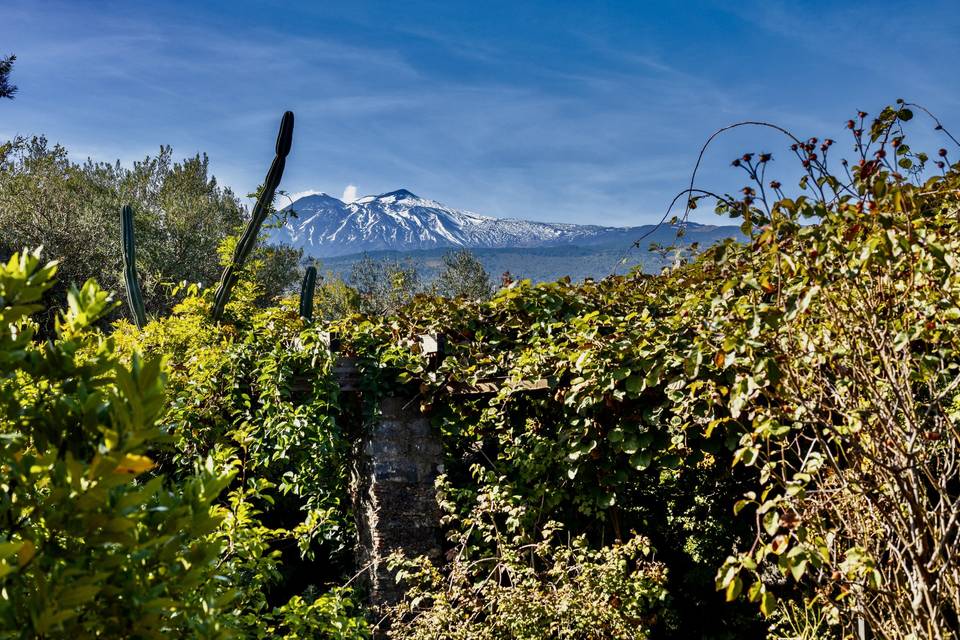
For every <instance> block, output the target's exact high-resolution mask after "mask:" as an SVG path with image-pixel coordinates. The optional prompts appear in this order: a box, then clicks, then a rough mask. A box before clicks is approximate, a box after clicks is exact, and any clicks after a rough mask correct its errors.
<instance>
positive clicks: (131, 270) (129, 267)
mask: <svg viewBox="0 0 960 640" xmlns="http://www.w3.org/2000/svg"><path fill="white" fill-rule="evenodd" d="M120 230H121V232H122V237H123V240H122V242H121V248H122V251H123V279H124V282H125V283H126V285H127V304H129V305H130V313H132V314H133V322H134V324H136V325H137V328H138V329H143V327H144V325H145V324H147V312H146V310H145V309H144V306H143V295H142V294H141V293H140V281H139V280H138V279H137V245H136V244H135V243H134V239H133V208H132V207H131V206H130V205H128V204H125V205H123V210H122V211H121V212H120Z"/></svg>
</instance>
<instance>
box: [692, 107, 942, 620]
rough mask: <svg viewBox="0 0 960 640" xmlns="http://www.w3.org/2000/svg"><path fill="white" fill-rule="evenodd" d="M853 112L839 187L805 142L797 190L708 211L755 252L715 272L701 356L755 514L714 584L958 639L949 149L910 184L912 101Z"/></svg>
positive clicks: (747, 505)
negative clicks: (795, 591) (738, 222)
mask: <svg viewBox="0 0 960 640" xmlns="http://www.w3.org/2000/svg"><path fill="white" fill-rule="evenodd" d="M866 116H867V114H865V113H861V114H860V116H859V119H858V120H851V121H850V123H849V127H850V129H851V131H852V134H853V137H854V143H855V149H856V152H857V154H858V156H859V162H858V163H857V164H856V165H855V166H854V167H853V168H852V169H851V172H850V174H849V179H847V180H840V179H838V178H836V177H834V176H833V175H832V174H830V173H829V171H828V167H827V165H826V162H827V154H828V152H829V148H830V146H831V145H832V142H831V141H825V142H823V143H821V144H820V147H819V151H820V153H821V155H820V156H819V157H818V156H817V153H816V151H817V146H816V145H817V142H818V141H817V140H810V141H807V142H805V143H798V144H797V145H795V146H797V147H799V151H800V152H801V153H802V154H803V155H802V157H803V158H804V162H805V165H804V166H805V168H806V169H807V170H808V172H809V173H808V176H807V177H806V178H805V179H804V181H803V183H804V184H805V185H806V186H807V187H808V191H810V192H812V193H810V194H809V195H803V196H800V197H799V198H796V199H790V198H786V197H782V195H781V194H779V193H777V194H776V195H777V199H776V202H771V203H770V204H769V205H768V203H767V202H766V199H765V198H764V197H763V196H762V195H760V196H758V198H757V199H756V200H753V199H752V198H751V197H750V193H749V192H746V193H747V198H746V199H744V200H741V201H740V202H738V203H731V202H729V200H728V202H727V203H723V204H721V208H723V209H725V210H727V211H734V212H736V213H737V214H738V215H742V216H743V217H744V231H745V233H749V234H750V237H751V243H750V244H747V245H743V246H731V247H726V248H725V250H724V251H718V252H715V253H714V254H713V256H712V259H713V260H714V261H715V264H716V265H717V269H719V271H720V277H721V278H722V280H723V281H724V282H725V284H724V288H723V289H722V290H721V291H720V292H719V295H716V296H715V297H714V298H713V299H712V300H711V314H710V317H711V318H712V320H713V323H712V324H711V325H707V326H705V327H704V332H703V334H702V341H703V342H702V345H703V347H702V348H703V351H704V353H705V355H708V354H710V353H712V354H713V357H712V360H713V366H714V367H716V368H718V369H721V370H722V371H724V372H725V382H724V383H723V384H722V385H721V384H711V385H709V386H705V387H701V389H700V390H699V392H700V394H701V396H703V395H704V393H705V394H706V397H708V398H711V399H712V403H713V404H715V405H722V408H720V407H716V408H712V409H710V410H709V411H708V413H712V414H713V415H714V416H716V418H715V419H719V420H724V421H729V422H732V423H735V424H738V425H739V427H740V429H742V431H743V435H742V436H741V437H740V441H739V446H738V449H737V451H736V453H735V457H734V460H735V462H736V463H737V464H739V465H744V466H748V467H751V468H755V469H757V470H758V472H759V476H758V479H757V481H756V484H755V488H754V489H753V490H751V491H749V492H747V493H746V494H745V496H744V499H743V500H742V501H740V502H738V504H737V507H736V510H737V511H746V512H747V513H750V514H751V516H754V517H755V518H756V522H757V531H756V538H755V541H754V542H752V544H751V545H750V546H749V547H745V548H742V551H741V552H740V553H738V554H737V555H735V556H732V557H731V558H730V559H729V560H728V561H727V563H726V564H725V565H724V567H723V568H722V570H721V571H720V573H719V575H718V586H719V587H721V588H724V589H726V590H727V593H728V597H730V598H733V597H736V596H737V595H738V594H739V593H740V592H741V590H745V591H746V593H747V595H748V597H749V598H750V599H751V600H754V601H758V602H759V603H760V606H761V608H762V610H763V611H764V612H765V613H771V612H772V611H773V609H774V606H775V601H776V598H775V595H774V591H781V592H782V591H783V589H782V588H778V586H777V584H776V581H774V580H771V578H770V573H769V572H768V571H766V570H765V568H766V567H776V568H777V569H778V571H779V573H780V574H781V575H782V576H784V577H790V578H791V579H792V580H794V581H796V583H797V584H798V585H799V587H800V588H801V589H802V590H804V591H807V592H809V593H811V595H813V594H819V595H821V596H822V597H823V598H827V599H829V601H830V602H831V603H832V606H835V607H837V608H838V609H839V613H840V620H841V622H842V623H843V624H844V626H845V627H846V628H847V630H848V631H850V630H851V627H852V624H853V621H854V620H856V619H857V618H858V617H861V616H862V617H863V618H865V619H866V621H867V624H868V626H869V628H870V629H871V631H872V632H873V633H874V634H875V635H876V636H877V637H882V638H916V637H925V638H947V637H954V636H955V633H956V631H957V629H956V619H957V615H958V613H960V564H958V559H957V556H956V554H955V553H953V547H954V545H955V543H956V540H957V536H958V534H960V523H958V522H957V519H956V514H957V512H958V510H960V503H958V497H957V492H956V483H957V480H958V476H957V468H956V460H957V456H958V447H960V433H958V431H957V407H958V403H957V399H956V389H957V384H958V381H960V378H958V373H960V362H958V360H957V353H958V339H960V328H958V323H957V320H958V318H960V297H958V295H960V288H958V283H960V281H958V279H957V271H956V266H957V256H958V255H960V244H958V240H957V237H958V212H960V200H958V196H957V193H958V186H960V167H958V166H956V165H955V166H954V167H952V168H950V169H949V171H948V170H947V168H946V163H945V161H944V160H943V159H945V158H946V156H947V151H946V150H945V149H944V150H941V152H940V156H941V158H943V159H941V160H938V161H937V166H938V168H939V169H941V170H942V172H941V173H940V175H934V176H932V177H929V178H925V176H924V172H923V168H924V165H925V164H926V163H927V162H928V158H927V156H926V155H924V154H920V153H916V154H915V153H914V152H912V151H911V149H910V147H909V145H907V143H906V142H905V137H904V134H903V126H902V125H903V123H904V122H906V121H907V120H909V119H911V118H912V116H913V113H912V110H911V109H910V108H909V106H908V105H904V104H902V103H901V104H898V105H897V106H896V107H893V108H887V109H885V110H884V111H882V112H881V113H880V114H879V116H878V117H877V118H876V119H874V120H873V122H872V123H868V122H867V121H866ZM744 163H745V164H747V168H748V173H749V174H751V177H755V176H756V174H757V169H756V165H754V164H753V163H752V161H751V159H750V158H748V157H747V156H744ZM774 192H775V193H776V192H777V189H776V188H774ZM811 218H814V219H819V222H818V223H817V224H813V225H804V224H802V222H803V221H804V220H808V219H811ZM690 408H691V409H693V406H692V405H690ZM700 415H703V411H702V410H700ZM688 416H689V418H688V419H689V420H690V422H691V424H692V425H693V424H697V425H700V426H707V425H706V424H705V422H704V419H703V418H701V417H700V416H699V415H695V414H694V413H693V411H690V412H689V413H688Z"/></svg>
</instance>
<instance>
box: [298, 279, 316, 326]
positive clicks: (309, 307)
mask: <svg viewBox="0 0 960 640" xmlns="http://www.w3.org/2000/svg"><path fill="white" fill-rule="evenodd" d="M316 288H317V268H316V267H314V266H313V265H311V266H309V267H307V272H306V273H304V274H303V283H302V284H301V285H300V317H301V318H303V319H304V320H306V321H307V322H311V321H312V320H313V293H314V291H315V290H316Z"/></svg>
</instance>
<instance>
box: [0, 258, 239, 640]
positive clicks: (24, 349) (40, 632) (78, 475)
mask: <svg viewBox="0 0 960 640" xmlns="http://www.w3.org/2000/svg"><path fill="white" fill-rule="evenodd" d="M55 271H56V266H55V265H54V264H52V263H51V264H46V265H45V264H43V262H41V259H40V256H39V253H29V252H25V253H22V254H18V255H15V256H13V257H12V258H11V259H10V261H9V262H8V263H7V264H5V265H3V266H2V267H0V405H2V406H3V408H4V410H3V413H2V414H0V430H2V433H3V438H2V445H0V483H2V486H3V493H2V495H3V497H2V499H0V522H2V523H3V524H2V529H0V536H2V542H0V555H2V559H0V637H8V638H33V637H76V638H85V637H104V636H106V637H133V636H135V637H142V638H166V637H173V636H180V637H187V636H189V637H219V636H221V635H223V634H224V627H223V625H222V624H221V622H220V620H218V615H217V612H218V611H219V610H221V609H222V607H223V606H224V605H225V604H226V602H228V601H229V599H230V594H229V592H228V591H226V590H223V589H220V588H218V586H217V576H218V571H217V566H216V563H217V558H218V555H219V551H220V548H219V546H218V545H217V544H216V542H215V541H214V540H212V539H211V538H210V534H211V532H213V531H214V530H215V529H216V528H217V527H218V526H219V525H220V523H221V521H222V519H223V512H222V509H220V508H216V507H213V506H212V502H213V501H214V500H215V499H216V498H217V496H218V495H219V494H220V492H221V491H222V490H223V488H224V487H225V486H226V484H227V483H228V482H229V480H230V475H229V474H224V473H221V472H218V471H217V470H216V469H215V468H214V466H213V465H212V463H210V462H209V461H207V462H203V461H200V464H198V466H197V468H196V469H194V470H191V473H190V474H189V477H188V478H186V479H185V480H184V481H183V482H181V483H180V484H178V485H175V486H173V485H171V484H170V483H169V482H168V481H167V480H165V479H164V478H163V477H162V476H159V475H153V474H152V473H151V470H152V469H153V468H154V462H153V461H152V460H151V458H150V457H148V455H146V454H147V452H148V451H149V449H150V448H151V447H153V446H155V444H156V443H157V442H158V441H159V440H160V439H161V438H162V436H163V434H162V431H161V429H160V428H159V425H158V421H159V418H160V416H161V414H162V412H163V410H164V405H165V397H164V392H163V385H164V376H163V374H162V372H161V363H160V360H159V359H158V358H152V359H147V360H142V359H140V358H139V357H134V358H132V359H131V360H130V361H129V362H128V363H124V362H122V361H121V360H120V358H119V357H118V355H117V353H116V351H115V348H114V342H113V341H112V340H111V339H109V338H105V337H104V336H102V335H100V334H99V333H97V332H96V331H92V330H91V329H90V325H91V324H92V323H94V322H95V321H96V320H97V319H98V318H99V317H100V316H101V315H103V314H104V313H106V312H107V311H108V310H109V309H110V308H111V306H112V305H113V302H112V300H111V298H110V296H109V295H108V294H107V293H105V292H104V291H102V290H100V289H99V288H98V287H97V286H96V284H94V283H93V282H92V281H88V282H87V283H86V284H84V285H83V287H81V288H80V289H79V290H78V289H73V290H71V291H70V292H69V294H68V305H67V311H66V312H64V313H63V314H62V315H61V316H60V318H59V319H58V320H57V323H56V336H55V337H53V338H52V339H50V340H47V341H45V342H37V341H34V326H33V325H32V324H31V322H30V320H29V316H30V314H32V313H35V312H37V311H39V310H40V306H39V305H38V304H37V302H38V301H39V300H40V299H41V297H42V295H43V292H44V291H45V290H46V289H48V288H49V287H50V286H52V284H53V276H54V273H55Z"/></svg>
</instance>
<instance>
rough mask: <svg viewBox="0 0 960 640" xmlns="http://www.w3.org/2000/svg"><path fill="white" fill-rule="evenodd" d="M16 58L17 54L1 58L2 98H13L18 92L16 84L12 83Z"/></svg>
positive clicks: (0, 83)
mask: <svg viewBox="0 0 960 640" xmlns="http://www.w3.org/2000/svg"><path fill="white" fill-rule="evenodd" d="M16 60H17V56H15V55H9V56H6V57H3V58H0V98H9V99H11V100H12V99H13V96H14V95H16V93H17V87H16V85H13V84H10V73H11V72H12V71H13V63H14V62H16Z"/></svg>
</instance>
